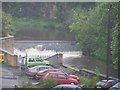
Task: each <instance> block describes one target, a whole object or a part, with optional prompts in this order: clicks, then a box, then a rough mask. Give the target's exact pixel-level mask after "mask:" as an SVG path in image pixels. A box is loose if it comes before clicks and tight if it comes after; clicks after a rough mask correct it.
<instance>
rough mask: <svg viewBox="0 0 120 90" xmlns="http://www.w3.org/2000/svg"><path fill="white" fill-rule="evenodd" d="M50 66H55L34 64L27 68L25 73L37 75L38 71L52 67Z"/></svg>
mask: <svg viewBox="0 0 120 90" xmlns="http://www.w3.org/2000/svg"><path fill="white" fill-rule="evenodd" d="M50 68H54V67H52V66H46V65H37V66H34V67H29V68H27V69H26V71H25V73H26V75H28V76H35V75H36V73H37V72H39V71H42V70H45V69H50Z"/></svg>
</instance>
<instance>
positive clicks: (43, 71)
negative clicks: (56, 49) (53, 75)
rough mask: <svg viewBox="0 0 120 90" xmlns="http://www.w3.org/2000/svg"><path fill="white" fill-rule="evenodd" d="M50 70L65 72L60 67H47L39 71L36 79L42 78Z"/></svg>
mask: <svg viewBox="0 0 120 90" xmlns="http://www.w3.org/2000/svg"><path fill="white" fill-rule="evenodd" d="M49 72H63V71H62V70H60V69H56V68H49V69H45V70H42V71H39V72H37V73H36V76H35V78H36V79H41V78H42V77H44V76H45V75H46V74H47V73H49Z"/></svg>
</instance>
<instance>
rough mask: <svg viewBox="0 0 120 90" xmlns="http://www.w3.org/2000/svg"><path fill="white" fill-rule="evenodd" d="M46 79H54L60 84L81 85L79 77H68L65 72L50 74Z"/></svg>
mask: <svg viewBox="0 0 120 90" xmlns="http://www.w3.org/2000/svg"><path fill="white" fill-rule="evenodd" d="M45 77H51V78H53V80H54V81H55V82H57V83H58V84H75V85H78V84H79V78H78V77H77V76H75V75H68V74H66V73H63V72H49V73H48V74H47V75H46V76H45ZM76 77H77V78H76Z"/></svg>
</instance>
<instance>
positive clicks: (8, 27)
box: [2, 12, 15, 36]
mask: <svg viewBox="0 0 120 90" xmlns="http://www.w3.org/2000/svg"><path fill="white" fill-rule="evenodd" d="M14 34H15V28H14V26H13V22H12V16H11V15H10V14H7V13H5V12H2V36H7V35H14Z"/></svg>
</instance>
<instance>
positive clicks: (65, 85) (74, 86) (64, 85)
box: [54, 84, 79, 88]
mask: <svg viewBox="0 0 120 90" xmlns="http://www.w3.org/2000/svg"><path fill="white" fill-rule="evenodd" d="M60 87H68V88H76V87H79V86H77V85H73V84H61V85H57V86H56V87H54V88H60Z"/></svg>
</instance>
